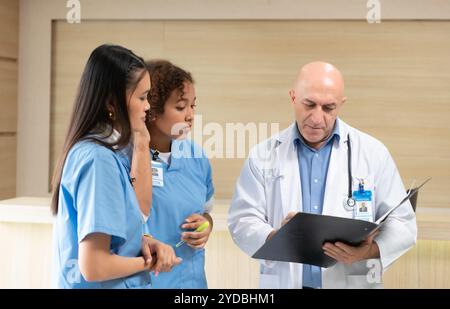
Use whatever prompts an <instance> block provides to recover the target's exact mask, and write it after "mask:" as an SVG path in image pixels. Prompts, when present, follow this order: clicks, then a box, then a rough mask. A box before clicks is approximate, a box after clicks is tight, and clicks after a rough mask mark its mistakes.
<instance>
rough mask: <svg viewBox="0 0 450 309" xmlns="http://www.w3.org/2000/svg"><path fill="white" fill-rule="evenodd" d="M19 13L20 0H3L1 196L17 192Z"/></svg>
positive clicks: (0, 39) (0, 11)
mask: <svg viewBox="0 0 450 309" xmlns="http://www.w3.org/2000/svg"><path fill="white" fill-rule="evenodd" d="M18 16H19V1H18V0H0V199H4V198H9V197H13V196H15V194H16V132H17V56H18V46H17V42H18V31H19V30H18V27H19V18H18Z"/></svg>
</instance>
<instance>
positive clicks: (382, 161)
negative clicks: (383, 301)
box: [228, 62, 417, 288]
mask: <svg viewBox="0 0 450 309" xmlns="http://www.w3.org/2000/svg"><path fill="white" fill-rule="evenodd" d="M289 97H290V104H291V105H292V107H293V110H294V114H295V122H294V123H293V124H292V125H291V126H290V127H289V128H287V129H285V130H284V131H282V132H280V133H279V134H277V135H276V136H273V137H271V138H270V139H268V140H267V141H264V142H262V143H261V144H259V145H257V146H256V147H254V148H253V149H252V150H251V151H250V154H249V157H248V159H247V160H246V161H245V164H244V167H243V168H242V171H241V175H240V177H239V179H238V181H237V184H236V189H235V193H234V195H233V199H232V203H231V207H230V211H229V217H228V227H229V230H230V233H231V236H232V238H233V240H234V242H235V243H236V244H237V245H238V246H239V247H240V248H241V249H242V250H243V251H244V252H246V253H247V254H248V255H250V256H251V255H253V254H254V253H255V252H256V251H257V250H258V249H259V248H260V247H261V246H262V245H264V243H265V242H266V241H267V240H269V239H270V238H271V237H273V235H275V234H276V233H277V231H278V230H279V229H280V227H282V226H283V225H284V224H286V223H287V222H288V221H289V220H290V219H291V218H292V217H293V216H294V215H295V214H296V213H297V212H307V213H313V214H318V215H331V216H338V217H345V218H353V219H359V220H365V221H371V222H374V221H376V220H377V219H378V218H380V217H381V216H382V215H383V214H385V213H386V212H387V211H388V210H389V209H390V208H391V207H393V206H395V205H397V203H398V202H400V201H401V200H402V198H403V197H404V196H405V188H404V186H403V183H402V180H401V177H400V175H399V172H398V170H397V167H396V165H395V162H394V160H393V159H392V157H391V155H390V154H389V151H388V150H387V148H386V147H385V146H384V145H383V144H382V143H381V142H380V141H378V140H376V139H375V138H373V137H371V136H369V135H367V134H365V133H363V132H361V131H358V130H357V129H355V128H353V127H351V126H349V125H348V124H346V123H345V122H344V121H342V120H341V119H339V118H338V115H339V112H340V110H341V108H342V106H343V105H344V103H345V101H346V98H345V95H344V78H343V76H342V74H341V72H340V71H339V70H338V69H337V68H336V67H334V66H333V65H332V64H329V63H325V62H312V63H308V64H306V65H305V66H304V67H302V68H301V70H300V72H299V74H298V77H297V79H296V81H295V83H294V86H293V88H292V89H291V90H290V91H289ZM349 164H350V165H349ZM350 171H351V172H350ZM416 238H417V226H416V220H415V214H414V212H413V210H412V207H411V205H410V203H409V202H407V203H405V204H403V205H402V206H401V207H399V208H397V209H396V210H395V211H394V212H392V214H391V215H390V216H389V217H388V219H387V221H386V223H385V225H384V226H383V228H382V229H381V230H380V231H379V233H378V234H376V235H374V236H371V237H368V238H367V239H366V240H364V241H363V242H362V243H361V244H360V245H358V246H350V245H347V244H344V243H341V242H336V243H325V244H323V247H322V250H323V254H325V255H326V256H328V257H330V258H331V259H334V260H335V261H336V262H337V263H336V264H335V265H334V266H332V267H329V268H320V267H318V266H314V265H307V264H299V263H287V262H273V261H272V262H271V261H261V265H260V268H261V269H260V278H259V279H260V287H261V288H379V287H382V274H383V272H384V271H385V270H386V269H387V268H388V266H389V265H391V264H392V263H393V262H394V261H395V260H396V259H398V258H399V257H400V256H401V255H402V254H404V253H405V252H406V251H407V250H409V249H410V248H411V247H412V246H413V245H414V244H415V242H416ZM296 245H297V244H296ZM299 245H301V244H299Z"/></svg>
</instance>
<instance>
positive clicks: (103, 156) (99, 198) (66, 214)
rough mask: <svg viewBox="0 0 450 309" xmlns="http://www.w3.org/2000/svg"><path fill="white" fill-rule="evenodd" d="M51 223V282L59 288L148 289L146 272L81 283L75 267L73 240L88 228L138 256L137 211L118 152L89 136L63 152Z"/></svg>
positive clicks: (139, 224) (139, 218)
mask: <svg viewBox="0 0 450 309" xmlns="http://www.w3.org/2000/svg"><path fill="white" fill-rule="evenodd" d="M58 208H59V209H58V214H57V217H56V221H55V225H54V237H53V239H54V266H55V267H54V282H55V283H56V285H57V287H59V288H149V287H150V282H151V281H150V274H149V272H140V273H137V274H134V275H131V276H129V277H126V278H119V279H114V280H108V281H103V282H86V281H85V280H84V278H83V276H82V275H81V273H80V270H79V266H78V245H79V243H80V242H81V241H82V240H83V239H84V238H85V237H86V236H87V235H89V234H91V233H103V234H107V235H111V247H110V251H111V253H113V254H117V255H120V256H124V257H136V256H140V251H141V237H142V234H143V222H142V215H141V211H140V209H139V205H138V202H137V199H136V195H135V193H134V190H133V187H132V186H131V183H130V179H129V174H128V172H127V170H126V168H125V166H124V165H123V163H122V162H121V157H120V156H119V155H118V154H117V153H115V152H113V151H111V150H109V149H108V148H106V147H103V146H100V145H98V144H96V143H93V142H90V141H82V142H78V143H77V144H75V145H74V146H73V147H72V149H71V150H70V151H69V154H68V156H67V159H66V162H65V165H64V169H63V174H62V179H61V186H60V189H59V207H58Z"/></svg>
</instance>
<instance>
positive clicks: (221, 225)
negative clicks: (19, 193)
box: [0, 197, 229, 231]
mask: <svg viewBox="0 0 450 309" xmlns="http://www.w3.org/2000/svg"><path fill="white" fill-rule="evenodd" d="M50 200H51V198H50V197H18V198H13V199H9V200H3V201H0V223H3V222H5V223H35V224H53V220H54V218H53V216H52V214H51V212H50ZM228 207H229V203H228V201H226V200H216V201H215V206H214V209H213V212H212V214H211V216H212V217H213V219H214V230H220V231H226V230H228V228H227V224H226V223H227V222H226V221H227V213H228Z"/></svg>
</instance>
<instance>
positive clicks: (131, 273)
mask: <svg viewBox="0 0 450 309" xmlns="http://www.w3.org/2000/svg"><path fill="white" fill-rule="evenodd" d="M149 91H150V76H149V73H148V71H147V69H146V67H145V64H144V62H143V60H142V58H140V57H138V56H136V55H135V54H134V53H133V52H132V51H130V50H128V49H126V48H123V47H121V46H115V45H101V46H99V47H97V48H96V49H95V50H94V51H93V52H92V54H91V55H90V57H89V60H88V62H87V64H86V66H85V69H84V72H83V74H82V77H81V81H80V85H79V89H78V94H77V96H76V99H75V104H74V108H73V111H72V116H71V120H70V124H69V130H68V133H67V136H66V139H65V144H64V148H63V152H62V155H61V157H60V160H59V162H58V165H57V166H56V169H55V173H54V177H53V182H52V188H53V199H52V205H51V208H52V212H53V214H54V215H56V220H55V227H54V242H55V250H54V258H55V278H54V279H55V281H56V282H55V283H56V285H57V286H58V287H61V288H146V287H150V282H151V279H150V273H149V272H150V271H155V272H160V271H163V272H164V271H170V269H171V268H172V266H173V265H176V264H178V263H179V262H180V259H178V258H177V257H176V256H175V254H174V251H173V249H172V248H171V247H170V246H167V245H165V244H163V243H161V242H159V241H157V240H155V239H153V238H152V237H151V236H148V235H147V236H145V235H143V225H142V223H143V222H142V220H143V219H142V216H143V215H148V213H149V211H150V205H151V203H152V201H151V196H148V194H140V192H141V190H143V188H145V190H146V191H145V192H148V186H149V185H150V186H151V174H150V166H149V164H147V162H148V160H149V155H148V145H149V143H150V135H149V133H148V131H147V129H146V126H145V121H146V113H147V111H148V110H149V108H150V106H149V103H148V101H147V94H148V92H149ZM127 148H129V149H131V151H132V153H133V154H132V162H131V171H130V172H128V170H127V169H126V167H125V166H124V164H123V159H122V158H123V154H122V152H123V151H124V150H125V149H127ZM146 161H147V162H146ZM136 194H137V195H138V196H139V197H140V198H139V199H138V198H137V197H136Z"/></svg>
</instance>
